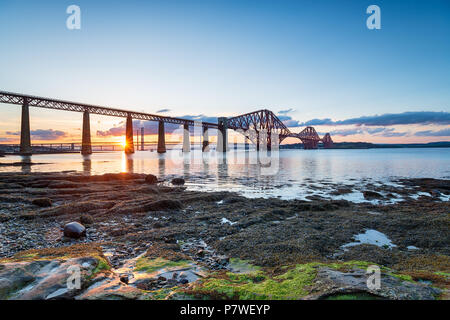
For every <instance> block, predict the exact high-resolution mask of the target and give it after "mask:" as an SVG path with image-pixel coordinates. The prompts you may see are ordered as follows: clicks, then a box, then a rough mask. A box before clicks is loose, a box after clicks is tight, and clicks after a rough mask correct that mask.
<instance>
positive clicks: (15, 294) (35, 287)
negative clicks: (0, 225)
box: [0, 257, 98, 300]
mask: <svg viewBox="0 0 450 320" xmlns="http://www.w3.org/2000/svg"><path fill="white" fill-rule="evenodd" d="M97 264H98V262H97V260H96V259H95V258H91V257H81V258H72V259H68V260H60V259H57V260H42V261H39V260H38V261H18V262H7V263H3V264H0V299H14V300H36V299H39V300H43V299H47V300H48V299H68V298H72V297H73V296H75V295H76V294H78V293H79V292H80V291H81V288H83V287H84V286H85V285H86V283H87V281H89V280H88V275H89V274H90V273H91V272H92V270H93V268H94V266H96V265H97ZM82 265H86V266H87V267H86V268H81V269H80V272H81V274H80V275H81V277H80V287H79V288H77V286H74V287H73V288H69V287H68V286H67V283H69V282H70V279H69V277H70V276H71V274H70V273H69V272H67V270H70V268H79V266H82Z"/></svg>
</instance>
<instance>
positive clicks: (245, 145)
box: [244, 135, 250, 151]
mask: <svg viewBox="0 0 450 320" xmlns="http://www.w3.org/2000/svg"><path fill="white" fill-rule="evenodd" d="M248 140H249V139H248V136H247V135H246V136H245V138H244V150H245V151H248V150H249V149H250V144H249V143H248Z"/></svg>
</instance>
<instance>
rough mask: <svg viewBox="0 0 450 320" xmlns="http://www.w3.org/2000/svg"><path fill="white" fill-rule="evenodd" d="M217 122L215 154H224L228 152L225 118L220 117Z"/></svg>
mask: <svg viewBox="0 0 450 320" xmlns="http://www.w3.org/2000/svg"><path fill="white" fill-rule="evenodd" d="M217 120H218V123H217V124H218V128H217V129H218V130H217V152H224V153H225V152H227V151H228V137H227V118H225V117H220V118H218V119H217Z"/></svg>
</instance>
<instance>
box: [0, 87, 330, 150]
mask: <svg viewBox="0 0 450 320" xmlns="http://www.w3.org/2000/svg"><path fill="white" fill-rule="evenodd" d="M0 103H7V104H15V105H21V106H22V118H21V130H20V153H21V154H23V155H30V154H31V153H32V149H31V134H30V114H29V107H38V108H47V109H55V110H65V111H75V112H81V113H83V128H82V145H81V153H82V154H91V153H92V143H91V133H90V120H89V115H90V114H99V115H106V116H114V117H122V118H126V129H125V138H126V146H125V152H126V153H133V152H134V142H133V122H132V120H133V119H137V120H146V121H155V122H158V148H157V151H158V152H159V153H164V152H166V143H165V130H164V124H165V123H172V124H179V125H183V127H184V134H183V151H185V152H189V151H190V141H189V139H190V134H189V127H192V126H195V125H198V123H197V122H195V121H194V120H190V119H183V118H175V117H166V116H161V115H155V114H149V113H143V112H136V111H130V110H123V109H117V108H110V107H105V106H97V105H90V104H85V103H78V102H72V101H65V100H58V99H51V98H44V97H37V96H31V95H25V94H18V93H12V92H6V91H0ZM201 126H202V132H203V136H202V138H203V139H202V140H203V142H202V150H203V151H205V152H206V151H208V150H209V135H208V129H217V130H218V132H217V136H218V137H217V150H218V151H219V152H226V151H227V150H228V141H227V129H232V130H236V131H238V132H240V133H242V134H243V135H244V136H245V143H246V146H247V144H248V141H249V140H250V141H251V142H252V143H254V144H255V145H256V149H257V150H260V145H261V143H262V147H263V148H266V149H267V150H270V149H271V147H272V146H273V145H274V144H280V143H281V142H282V141H283V140H284V139H286V138H288V137H293V138H298V139H300V140H301V141H302V143H303V146H304V148H305V149H316V148H317V147H318V144H319V142H322V143H323V146H324V148H331V147H332V146H333V140H332V139H331V136H330V134H329V133H327V134H326V135H325V136H324V137H323V138H320V137H319V135H318V134H317V132H316V130H315V129H314V128H313V127H306V128H305V129H303V130H302V131H301V132H299V133H293V132H291V131H290V130H289V129H288V128H287V127H286V126H285V125H284V123H283V122H282V121H281V120H280V119H278V117H277V116H276V115H275V114H274V113H273V112H272V111H270V110H266V109H263V110H258V111H255V112H251V113H246V114H243V115H240V116H236V117H232V118H225V117H220V118H218V122H217V123H210V122H201ZM142 137H143V132H142ZM274 139H275V140H276V141H273V140H274ZM141 142H142V143H143V139H142V138H141Z"/></svg>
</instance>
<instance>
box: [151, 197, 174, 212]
mask: <svg viewBox="0 0 450 320" xmlns="http://www.w3.org/2000/svg"><path fill="white" fill-rule="evenodd" d="M182 207H183V205H182V204H181V202H180V201H178V200H170V199H165V200H158V201H153V202H150V203H149V204H147V205H145V207H144V209H145V210H146V211H161V210H175V209H181V208H182Z"/></svg>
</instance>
